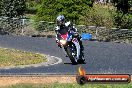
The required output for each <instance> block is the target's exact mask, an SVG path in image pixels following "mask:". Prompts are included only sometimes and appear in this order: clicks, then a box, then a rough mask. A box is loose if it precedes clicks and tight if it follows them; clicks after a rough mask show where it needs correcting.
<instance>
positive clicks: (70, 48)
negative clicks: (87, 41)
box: [66, 44, 77, 64]
mask: <svg viewBox="0 0 132 88" xmlns="http://www.w3.org/2000/svg"><path fill="white" fill-rule="evenodd" d="M66 51H67V55H68V57H69V58H70V60H71V62H72V64H77V59H76V58H77V56H76V55H77V51H76V47H75V45H74V44H72V45H71V46H68V47H67V49H66Z"/></svg>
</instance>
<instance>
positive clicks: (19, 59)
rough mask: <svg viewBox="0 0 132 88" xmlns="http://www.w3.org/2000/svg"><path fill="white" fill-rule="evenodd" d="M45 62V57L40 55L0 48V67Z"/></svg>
mask: <svg viewBox="0 0 132 88" xmlns="http://www.w3.org/2000/svg"><path fill="white" fill-rule="evenodd" d="M46 61H47V60H46V57H45V56H44V55H41V54H36V53H31V52H25V51H20V50H15V49H5V48H0V67H5V66H19V65H29V64H37V63H41V62H46Z"/></svg>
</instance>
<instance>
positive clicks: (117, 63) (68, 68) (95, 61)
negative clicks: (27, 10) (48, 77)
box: [0, 35, 132, 74]
mask: <svg viewBox="0 0 132 88" xmlns="http://www.w3.org/2000/svg"><path fill="white" fill-rule="evenodd" d="M83 44H84V48H85V50H84V52H85V59H86V64H78V65H72V64H71V63H70V60H69V58H67V57H65V55H64V53H63V52H62V50H61V49H60V48H58V47H57V45H56V43H55V39H53V38H49V39H47V38H32V37H22V36H10V35H3V36H2V35H0V47H6V48H14V49H19V50H24V51H31V52H36V53H44V54H48V55H52V56H56V57H59V58H61V59H62V61H63V62H62V63H59V64H57V65H51V66H40V67H26V68H12V69H0V74H36V73H38V74H41V73H42V74H43V73H44V74H76V73H77V71H78V67H79V66H82V67H83V68H84V69H85V70H86V73H116V74H120V73H123V74H131V73H132V45H131V44H123V43H122V44H121V43H112V42H95V41H88V40H87V41H83Z"/></svg>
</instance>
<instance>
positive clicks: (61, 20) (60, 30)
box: [55, 15, 84, 56]
mask: <svg viewBox="0 0 132 88" xmlns="http://www.w3.org/2000/svg"><path fill="white" fill-rule="evenodd" d="M56 22H57V27H56V28H55V33H56V43H57V44H58V47H60V48H61V46H60V45H59V41H60V39H61V34H65V33H66V32H67V31H69V29H70V31H71V32H72V33H73V36H74V37H76V38H77V39H78V41H79V44H80V48H81V52H82V54H83V50H84V47H83V45H82V41H81V36H80V35H79V33H78V32H77V29H76V28H75V26H73V25H72V24H71V23H70V22H65V17H64V15H59V16H57V18H56ZM83 56H84V55H83Z"/></svg>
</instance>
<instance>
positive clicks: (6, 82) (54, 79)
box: [0, 75, 76, 86]
mask: <svg viewBox="0 0 132 88" xmlns="http://www.w3.org/2000/svg"><path fill="white" fill-rule="evenodd" d="M19 83H43V84H49V83H76V76H75V75H41V76H40V75H37V76H36V75H30V76H26V75H25V76H24V75H23V76H21V75H15V76H1V77H0V86H10V85H15V84H19Z"/></svg>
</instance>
